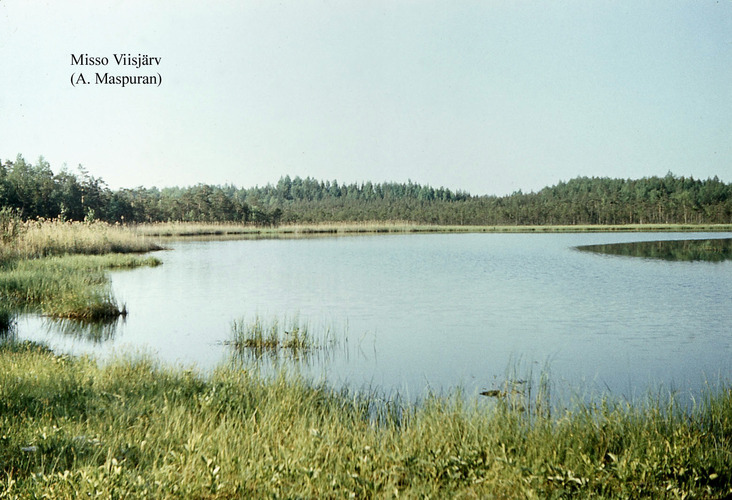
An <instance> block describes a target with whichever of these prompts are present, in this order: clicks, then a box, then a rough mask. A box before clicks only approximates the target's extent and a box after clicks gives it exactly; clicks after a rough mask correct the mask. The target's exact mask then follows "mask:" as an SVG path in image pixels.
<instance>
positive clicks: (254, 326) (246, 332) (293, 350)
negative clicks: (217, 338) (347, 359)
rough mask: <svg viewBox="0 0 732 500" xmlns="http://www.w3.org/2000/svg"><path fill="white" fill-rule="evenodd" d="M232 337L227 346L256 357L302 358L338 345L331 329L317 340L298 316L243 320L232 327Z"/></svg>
mask: <svg viewBox="0 0 732 500" xmlns="http://www.w3.org/2000/svg"><path fill="white" fill-rule="evenodd" d="M231 335H232V339H231V340H229V341H226V342H224V343H226V344H230V345H232V346H233V347H234V348H235V349H236V350H237V352H239V353H240V354H246V353H252V354H254V355H255V357H260V356H261V355H263V354H269V355H272V356H276V355H278V354H280V353H285V354H288V355H291V356H293V357H299V356H302V355H307V354H309V353H311V352H312V351H314V350H320V349H325V348H328V347H333V346H334V345H335V344H336V339H335V337H334V336H333V334H332V331H331V329H329V328H327V329H323V330H322V333H321V334H320V335H318V336H317V337H316V336H314V335H313V334H311V333H310V327H309V325H308V324H307V323H306V322H303V321H301V320H300V318H299V317H298V316H294V317H292V318H284V319H282V320H281V319H279V318H273V319H270V320H264V319H262V318H261V317H260V316H256V317H255V319H254V320H253V321H247V320H245V319H240V320H237V321H234V322H233V323H232V327H231Z"/></svg>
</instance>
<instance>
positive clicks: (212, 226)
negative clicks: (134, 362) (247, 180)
mask: <svg viewBox="0 0 732 500" xmlns="http://www.w3.org/2000/svg"><path fill="white" fill-rule="evenodd" d="M130 228H131V230H132V231H133V232H135V233H137V234H140V235H142V236H145V237H147V238H160V237H169V238H185V237H207V236H208V237H212V236H214V237H237V236H238V237H251V238H278V237H279V238H281V237H286V238H296V237H307V236H318V235H322V236H328V235H331V236H335V235H354V234H381V233H387V234H390V233H568V232H643V231H650V232H675V231H679V232H688V231H709V232H721V231H732V224H705V225H701V224H626V225H534V226H528V225H527V226H518V225H516V226H457V225H430V224H417V223H412V222H407V221H391V222H381V221H371V222H336V223H318V224H282V225H278V226H272V227H267V226H265V227H262V226H256V225H253V224H243V223H242V224H233V223H191V222H165V223H153V224H138V225H135V226H131V227H130Z"/></svg>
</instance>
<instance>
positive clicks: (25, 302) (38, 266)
mask: <svg viewBox="0 0 732 500" xmlns="http://www.w3.org/2000/svg"><path fill="white" fill-rule="evenodd" d="M11 224H12V225H11ZM4 234H5V237H4V238H3V239H2V242H1V243H0V298H1V299H2V302H3V311H4V312H3V313H0V330H1V329H3V327H5V329H7V328H8V327H9V325H10V321H11V318H12V311H17V310H21V309H22V310H33V311H39V312H41V313H43V314H47V315H50V316H55V317H62V318H74V319H83V320H98V319H104V318H110V317H115V316H118V315H120V314H124V313H125V312H126V311H125V309H124V306H120V305H119V304H117V303H116V301H115V300H114V298H113V297H112V295H111V292H110V290H109V287H108V282H107V277H106V271H107V270H109V269H115V268H116V269H122V268H133V267H137V266H145V265H147V266H150V265H158V264H160V261H159V260H158V259H155V258H153V257H143V256H139V255H131V254H137V253H141V252H147V251H150V250H157V249H160V248H161V247H160V246H159V245H158V244H156V243H155V242H153V241H152V240H151V239H149V238H144V237H142V236H141V235H138V234H135V233H133V232H132V231H130V230H129V229H128V228H124V227H121V226H113V225H109V224H106V223H99V222H96V223H94V222H91V223H70V222H64V221H60V220H53V221H49V220H40V221H27V222H20V221H18V220H17V219H16V220H14V221H11V222H10V223H9V224H6V228H5V233H4Z"/></svg>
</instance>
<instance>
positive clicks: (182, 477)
mask: <svg viewBox="0 0 732 500" xmlns="http://www.w3.org/2000/svg"><path fill="white" fill-rule="evenodd" d="M380 400H381V396H380V395H379V394H377V393H353V392H350V391H346V390H343V391H334V390H332V389H329V388H328V387H326V386H323V385H317V384H312V383H310V382H308V381H306V380H303V379H302V378H298V377H297V376H295V375H288V376H285V375H281V374H276V375H272V376H266V377H265V376H261V375H259V374H258V372H256V371H251V370H246V369H231V368H221V369H220V370H218V371H216V372H215V373H213V374H212V375H209V376H206V377H204V376H202V375H200V374H198V373H196V372H195V371H191V370H186V369H183V368H170V367H165V366H161V365H159V364H157V363H156V362H154V361H152V360H150V359H148V358H129V359H120V360H118V361H116V362H112V363H110V364H105V365H104V366H103V367H100V366H97V364H96V363H94V362H93V361H92V360H90V359H88V358H73V357H68V356H59V355H55V354H53V353H52V352H50V351H48V350H47V349H45V348H43V347H40V346H37V345H34V344H30V343H15V342H6V343H5V344H3V345H2V346H1V347H0V427H1V428H2V437H0V496H2V495H5V496H9V497H13V496H17V497H23V498H25V497H41V496H43V495H45V497H46V498H70V497H86V496H96V497H104V498H125V497H126V498H141V497H148V498H170V497H175V498H349V497H355V498H374V497H376V498H395V497H397V496H399V497H407V498H565V497H577V498H591V497H593V498H721V497H724V496H725V495H727V494H730V493H732V489H731V488H732V452H731V450H732V391H730V390H729V389H722V390H719V391H717V392H715V393H710V394H708V395H707V397H706V399H704V400H703V401H700V402H699V404H698V406H697V407H695V408H694V409H693V410H691V411H688V412H684V411H680V410H679V409H678V408H677V407H675V406H674V405H673V403H672V402H671V403H668V404H666V403H660V402H658V401H654V400H649V402H648V404H647V405H645V406H642V405H641V406H627V405H624V404H619V403H613V402H611V401H604V402H601V403H599V404H597V405H594V406H593V405H586V404H582V403H578V404H577V405H575V406H574V407H573V408H572V409H571V410H567V411H563V412H562V413H561V414H557V415H555V416H548V415H547V414H542V413H534V414H533V415H532V417H531V418H528V417H527V413H528V412H527V410H524V411H521V410H520V409H517V408H513V407H511V406H510V405H508V404H503V402H502V400H493V399H488V398H482V399H479V400H477V401H472V400H466V398H464V397H460V396H459V395H453V396H448V397H436V396H429V397H427V398H426V399H424V400H423V401H422V402H419V403H404V402H398V401H397V402H394V404H393V405H391V406H389V405H383V404H379V402H380ZM374 408H380V410H378V411H379V412H380V414H379V415H378V418H376V419H375V418H374V415H373V412H374Z"/></svg>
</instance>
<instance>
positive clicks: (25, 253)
mask: <svg viewBox="0 0 732 500" xmlns="http://www.w3.org/2000/svg"><path fill="white" fill-rule="evenodd" d="M15 224H16V226H17V227H16V228H15V229H14V231H15V234H14V235H13V237H12V238H8V239H5V240H3V241H2V243H0V260H9V259H34V258H39V257H47V256H52V255H65V254H85V255H102V254H107V253H143V252H150V251H153V250H160V249H162V246H161V245H160V244H159V243H158V242H156V241H155V240H154V239H152V238H149V237H146V236H144V235H142V234H140V233H137V232H135V231H132V230H130V228H129V227H127V226H121V225H118V224H117V225H115V224H108V223H106V222H70V221H63V220H61V219H52V220H49V219H39V220H29V221H24V222H20V221H17V222H15Z"/></svg>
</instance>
